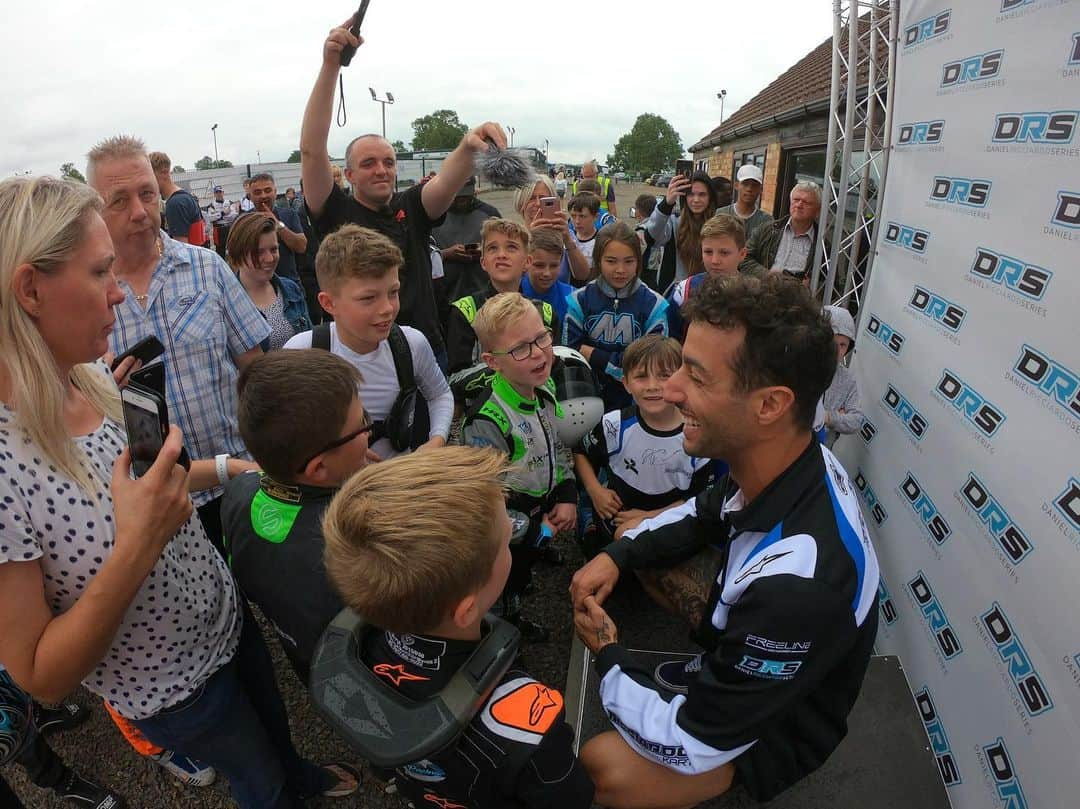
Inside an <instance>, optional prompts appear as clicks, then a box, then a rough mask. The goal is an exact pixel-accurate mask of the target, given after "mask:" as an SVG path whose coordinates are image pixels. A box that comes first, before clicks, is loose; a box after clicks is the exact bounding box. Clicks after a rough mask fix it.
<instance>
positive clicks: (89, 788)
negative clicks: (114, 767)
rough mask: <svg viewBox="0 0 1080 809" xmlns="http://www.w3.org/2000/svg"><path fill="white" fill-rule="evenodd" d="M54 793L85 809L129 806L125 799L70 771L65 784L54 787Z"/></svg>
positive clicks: (120, 808)
mask: <svg viewBox="0 0 1080 809" xmlns="http://www.w3.org/2000/svg"><path fill="white" fill-rule="evenodd" d="M53 792H55V793H56V794H57V795H59V796H60V797H61V798H63V799H64V800H65V801H67V802H68V803H70V804H71V805H72V806H81V807H83V809H125V807H126V806H127V803H125V801H124V799H123V798H121V797H120V796H119V795H117V794H116V793H115V792H110V791H109V790H107V789H105V788H104V787H99V786H98V785H97V784H95V783H94V782H93V781H87V780H86V779H85V778H83V777H82V776H81V775H79V774H78V773H77V772H75V771H74V770H69V771H68V776H67V778H66V779H65V780H64V783H62V784H61V785H60V786H58V787H53Z"/></svg>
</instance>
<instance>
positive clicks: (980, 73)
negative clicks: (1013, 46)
mask: <svg viewBox="0 0 1080 809" xmlns="http://www.w3.org/2000/svg"><path fill="white" fill-rule="evenodd" d="M1004 60H1005V51H1004V50H996V51H988V52H987V53H980V54H976V55H975V56H969V57H967V58H966V59H960V60H958V61H956V62H946V63H945V64H944V65H942V67H941V86H942V87H955V86H957V85H960V84H967V83H968V82H972V81H984V80H986V79H992V78H995V77H996V76H997V75H998V74H1000V73H1001V63H1002V62H1003V61H1004Z"/></svg>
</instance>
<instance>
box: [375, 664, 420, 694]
mask: <svg viewBox="0 0 1080 809" xmlns="http://www.w3.org/2000/svg"><path fill="white" fill-rule="evenodd" d="M371 670H372V671H373V672H375V673H376V674H378V675H379V676H380V677H385V678H386V679H388V680H389V681H390V682H392V683H393V684H394V688H397V687H398V686H400V685H401V684H402V683H403V682H405V681H409V682H426V681H427V680H430V679H431V678H430V677H421V676H420V675H419V674H413V673H411V672H408V671H405V666H404V664H402V663H397V664H395V665H393V666H391V665H390V664H389V663H379V664H377V665H375V666H372V667H371Z"/></svg>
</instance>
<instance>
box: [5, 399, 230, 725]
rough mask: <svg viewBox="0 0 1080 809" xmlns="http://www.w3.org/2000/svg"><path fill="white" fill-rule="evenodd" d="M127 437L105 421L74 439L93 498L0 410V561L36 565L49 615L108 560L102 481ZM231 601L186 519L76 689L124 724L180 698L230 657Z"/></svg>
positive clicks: (108, 519)
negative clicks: (93, 481) (87, 466)
mask: <svg viewBox="0 0 1080 809" xmlns="http://www.w3.org/2000/svg"><path fill="white" fill-rule="evenodd" d="M125 440H126V439H125V436H124V432H123V428H122V427H121V426H120V425H119V424H117V423H116V422H114V421H111V420H110V419H108V418H106V419H104V420H103V422H102V424H101V426H100V427H99V428H98V429H97V430H95V431H94V432H93V433H91V434H89V435H86V436H82V437H80V438H78V439H76V441H77V443H78V444H79V446H80V448H81V449H82V450H83V452H84V453H85V454H86V456H87V457H88V458H89V459H90V461H91V465H92V467H93V469H94V472H95V473H96V476H97V478H98V479H99V480H100V481H101V490H100V491H98V492H96V493H95V494H93V495H90V494H87V493H86V492H84V491H83V490H82V489H80V488H79V487H78V485H77V484H76V483H75V482H74V481H72V480H70V479H68V478H67V477H66V476H64V475H63V474H62V473H61V472H58V471H57V469H56V468H55V467H54V466H53V465H52V464H51V463H49V462H48V461H46V460H45V459H44V458H43V457H42V453H41V452H40V450H39V449H38V448H37V447H36V446H35V445H34V444H33V443H31V442H30V440H29V439H28V438H27V437H26V436H25V435H24V434H23V433H22V432H21V431H20V430H19V429H18V427H17V426H16V425H15V423H14V418H13V414H12V413H11V411H9V410H8V409H7V408H6V407H4V406H3V405H2V404H0V564H3V563H5V562H15V561H29V560H31V559H38V560H39V562H40V564H41V571H42V575H43V577H44V585H45V599H46V601H47V602H48V605H49V608H50V609H51V610H52V613H53V615H60V614H61V613H63V612H65V611H66V610H69V609H71V607H72V606H73V605H74V604H75V602H76V601H78V599H79V597H80V596H81V595H82V593H83V592H84V591H85V590H86V588H87V587H88V586H89V583H90V581H91V580H92V579H93V577H94V576H95V575H97V573H98V571H99V570H100V569H101V567H102V565H104V564H105V561H106V560H107V559H108V558H109V555H110V554H111V553H112V547H113V536H114V524H113V516H112V510H113V506H112V497H111V496H110V494H109V481H110V480H111V479H112V467H113V463H114V462H115V461H116V458H117V456H118V455H119V454H120V452H121V451H122V450H123V448H124V444H125ZM237 598H238V596H237V590H236V585H235V583H234V582H233V578H232V574H231V573H230V572H229V570H228V568H227V567H226V566H225V563H224V561H223V560H222V559H221V557H220V556H219V555H218V553H217V551H215V550H214V548H213V546H212V545H211V544H210V541H209V539H207V537H206V532H205V531H204V530H203V527H202V523H201V522H200V521H199V518H198V515H197V514H194V513H193V514H192V516H191V519H189V520H188V521H187V523H185V524H184V526H183V527H182V528H181V529H180V531H179V532H177V534H176V536H174V537H173V539H172V541H171V542H169V544H168V545H167V546H166V547H165V550H164V551H163V552H162V554H161V557H160V558H159V559H158V562H157V564H156V565H154V567H153V569H152V570H151V571H150V574H149V575H148V576H147V577H146V579H145V581H144V582H143V585H142V587H141V588H140V589H139V592H138V593H137V594H136V596H135V598H134V600H133V601H132V602H131V605H130V606H129V607H128V610H127V613H126V614H125V615H124V620H123V621H122V622H121V624H120V627H119V629H117V632H116V636H115V637H114V638H113V643H112V646H111V647H110V648H109V650H108V652H107V653H106V654H105V657H104V659H102V661H101V662H100V663H99V664H98V666H97V667H96V668H95V669H94V670H93V671H92V672H90V674H89V675H88V676H87V677H86V679H85V680H83V685H84V686H86V688H87V689H89V690H90V691H92V692H94V693H95V694H98V695H99V696H101V697H102V698H104V699H105V700H106V701H107V702H109V704H110V705H112V706H113V707H114V708H116V710H117V711H118V712H119V713H120V714H121V715H123V716H126V717H128V718H129V719H144V718H146V717H149V716H153V715H154V714H156V713H158V712H159V711H161V710H163V709H165V708H168V707H170V706H172V705H175V704H177V703H179V702H181V701H183V700H185V699H187V698H188V697H189V696H190V695H191V694H193V693H194V692H195V690H196V689H197V688H198V687H199V686H200V685H201V684H202V683H203V682H205V681H206V680H207V679H208V678H209V677H210V675H211V674H213V673H214V672H215V671H217V670H218V669H219V668H221V666H223V665H224V664H225V663H226V662H228V661H229V660H230V659H231V658H232V656H233V655H234V654H235V652H236V647H237V644H238V642H239V638H240V625H241V620H242V617H241V614H240V611H239V609H238V605H237Z"/></svg>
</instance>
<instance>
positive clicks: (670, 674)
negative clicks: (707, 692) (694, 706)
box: [653, 655, 701, 694]
mask: <svg viewBox="0 0 1080 809" xmlns="http://www.w3.org/2000/svg"><path fill="white" fill-rule="evenodd" d="M700 671H701V655H696V656H695V657H691V658H690V659H689V660H687V659H686V658H681V659H679V660H667V661H665V662H663V663H660V664H658V665H657V667H656V670H655V671H654V672H653V679H654V680H656V682H657V684H658V685H660V686H661V687H663V688H666V689H667V690H668V691H672V692H674V693H676V694H688V693H690V682H691V681H692V680H696V679H697V676H698V672H700Z"/></svg>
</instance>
